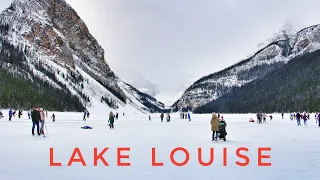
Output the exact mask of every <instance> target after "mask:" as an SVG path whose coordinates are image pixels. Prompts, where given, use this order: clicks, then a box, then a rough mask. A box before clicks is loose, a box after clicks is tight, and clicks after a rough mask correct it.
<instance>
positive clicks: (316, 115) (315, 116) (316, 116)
mask: <svg viewBox="0 0 320 180" xmlns="http://www.w3.org/2000/svg"><path fill="white" fill-rule="evenodd" d="M314 119H316V123H318V113H316V114H315V115H314Z"/></svg>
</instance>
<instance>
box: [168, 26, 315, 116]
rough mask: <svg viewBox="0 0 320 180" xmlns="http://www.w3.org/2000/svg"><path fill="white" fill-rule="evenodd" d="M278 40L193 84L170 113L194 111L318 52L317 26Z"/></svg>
mask: <svg viewBox="0 0 320 180" xmlns="http://www.w3.org/2000/svg"><path fill="white" fill-rule="evenodd" d="M279 37H280V36H278V38H279ZM278 38H276V41H273V42H271V43H269V44H268V45H266V46H265V47H264V48H262V49H261V50H259V51H258V52H256V53H255V54H254V55H253V56H251V57H249V58H247V59H245V60H243V61H240V62H239V63H237V64H235V65H232V66H230V67H228V68H226V69H224V70H222V71H219V72H216V73H213V74H210V75H208V76H205V77H203V78H201V79H199V80H198V81H196V82H195V83H194V84H193V85H192V86H190V87H189V88H188V89H187V90H186V91H185V92H184V94H183V95H182V97H181V98H180V99H179V100H178V101H177V102H175V103H174V104H173V106H172V107H173V111H178V110H180V109H182V108H188V109H189V110H194V109H195V108H197V107H200V106H203V105H205V104H207V103H209V102H212V101H214V100H215V99H217V98H219V97H221V96H223V95H224V94H226V93H228V92H230V90H231V89H232V88H234V87H241V86H243V85H244V84H247V83H248V82H251V81H253V80H256V79H258V78H262V77H264V76H265V75H267V74H269V73H270V72H273V71H276V70H277V69H278V68H280V67H281V66H283V65H284V64H286V63H287V62H289V61H290V60H291V59H293V58H295V57H297V56H300V55H302V54H305V53H310V52H314V51H315V50H318V49H320V25H314V26H311V27H308V28H305V29H302V30H301V31H299V32H298V33H296V34H294V35H293V36H291V37H288V38H287V39H286V38H284V37H283V38H282V39H281V38H280V39H278Z"/></svg>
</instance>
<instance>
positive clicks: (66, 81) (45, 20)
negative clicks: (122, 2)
mask: <svg viewBox="0 0 320 180" xmlns="http://www.w3.org/2000/svg"><path fill="white" fill-rule="evenodd" d="M0 31H1V32H0V42H1V43H0V54H1V56H0V70H1V71H0V73H2V74H4V75H5V77H6V80H2V79H1V80H0V86H1V88H2V89H6V91H5V92H1V93H0V95H1V96H0V105H1V107H2V108H11V107H14V108H30V107H32V106H33V105H35V104H38V105H41V106H43V107H45V108H47V109H54V110H68V111H74V110H76V111H82V110H83V109H85V108H86V109H90V108H94V107H100V106H102V107H106V108H108V107H110V108H113V109H117V108H120V107H124V106H127V105H130V106H133V107H135V108H136V109H138V110H139V111H141V112H159V111H162V109H163V108H164V104H163V103H161V102H159V101H157V100H156V99H154V98H152V97H151V96H149V95H147V94H145V93H142V92H140V91H138V90H137V89H136V88H134V87H132V86H131V85H129V84H127V83H125V82H124V81H122V80H121V79H120V78H119V77H118V76H117V75H116V74H115V73H114V72H113V71H112V70H111V69H110V68H109V66H108V64H107V63H106V60H105V58H104V57H105V56H104V49H103V48H102V47H101V46H100V45H99V43H98V42H97V40H96V39H95V38H94V37H93V36H92V35H91V34H90V32H89V30H88V28H87V26H86V24H85V23H84V22H83V21H82V20H81V18H80V17H79V16H78V15H77V13H76V11H75V10H74V9H73V8H72V7H71V6H70V5H69V4H67V3H66V2H65V1H64V0H41V1H38V0H15V1H14V2H13V3H12V4H11V6H10V7H9V8H7V9H6V10H4V11H3V12H2V13H1V14H0ZM11 81H13V82H16V83H10V82H11ZM18 82H19V83H18ZM24 88H25V89H24ZM15 97H19V98H15ZM3 99H7V100H6V101H4V100H3ZM71 99H72V101H71ZM31 103H32V104H31ZM102 104H103V105H102Z"/></svg>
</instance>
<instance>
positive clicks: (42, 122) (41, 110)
mask: <svg viewBox="0 0 320 180" xmlns="http://www.w3.org/2000/svg"><path fill="white" fill-rule="evenodd" d="M45 117H46V116H45V114H44V111H43V108H40V123H41V127H40V134H43V135H44V120H45Z"/></svg>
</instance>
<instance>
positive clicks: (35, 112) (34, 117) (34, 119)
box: [31, 106, 40, 136]
mask: <svg viewBox="0 0 320 180" xmlns="http://www.w3.org/2000/svg"><path fill="white" fill-rule="evenodd" d="M31 118H32V135H33V136H34V128H35V126H37V134H38V135H39V136H40V131H39V121H40V111H39V107H38V106H36V108H35V109H34V110H33V111H32V113H31Z"/></svg>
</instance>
